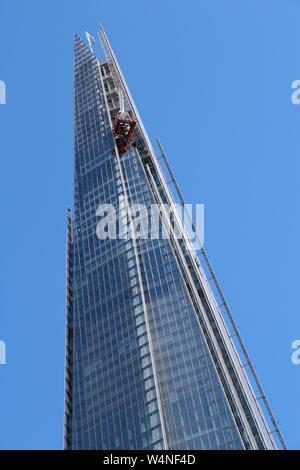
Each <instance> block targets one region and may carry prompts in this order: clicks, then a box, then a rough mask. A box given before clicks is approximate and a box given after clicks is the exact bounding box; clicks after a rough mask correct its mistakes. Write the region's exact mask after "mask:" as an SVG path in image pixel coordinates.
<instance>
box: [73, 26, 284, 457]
mask: <svg viewBox="0 0 300 470" xmlns="http://www.w3.org/2000/svg"><path fill="white" fill-rule="evenodd" d="M99 36H100V40H101V43H102V46H103V51H104V54H103V56H104V58H102V59H98V58H97V57H96V55H95V53H94V51H93V48H94V49H95V47H96V46H94V38H92V37H91V35H89V34H88V33H87V39H86V41H82V39H81V38H80V37H79V36H77V35H76V36H75V39H74V42H75V77H74V81H75V159H74V166H75V171H74V210H72V211H69V213H68V228H67V296H66V297H67V299H66V301H67V313H66V373H65V448H66V449H110V450H116V449H151V450H154V449H160V450H167V449H170V450H174V449H176V450H183V449H186V450H195V449H200V450H201V449H241V450H243V449H274V448H284V441H283V439H282V436H281V434H280V431H279V429H278V426H277V423H276V421H275V419H274V417H273V414H272V410H271V408H270V406H269V405H268V402H267V400H266V397H265V395H264V392H263V390H262V387H261V384H260V382H259V380H258V378H257V375H256V373H255V371H254V369H253V366H252V364H251V361H250V359H249V356H248V354H247V351H246V349H245V346H244V344H243V341H242V339H241V337H240V335H239V332H238V330H237V328H236V326H235V323H234V321H233V319H232V315H231V312H230V310H229V307H228V305H227V303H226V300H225V298H224V295H223V292H222V290H221V288H220V285H219V283H218V280H217V279H216V277H215V274H214V271H213V270H212V267H211V264H210V262H209V259H208V257H207V255H206V252H205V250H204V248H202V249H201V250H199V251H197V252H196V251H195V250H194V248H193V246H192V244H191V242H190V239H189V237H188V235H187V233H186V232H185V229H184V227H183V226H182V224H181V223H180V214H179V211H178V213H177V212H176V211H175V212H174V213H173V216H172V217H171V218H169V217H168V216H167V214H166V212H165V209H162V210H161V211H160V212H159V223H160V224H163V226H168V229H169V236H163V235H162V233H161V232H160V231H159V230H158V232H159V234H158V236H154V237H153V236H152V237H150V236H149V237H139V236H138V233H133V232H134V230H136V231H138V229H137V228H136V227H135V226H134V224H131V225H130V217H131V216H132V214H131V211H130V210H129V207H130V205H133V204H143V206H144V207H150V206H152V205H154V204H156V205H159V206H160V207H162V208H165V207H168V206H173V205H174V201H175V202H179V203H180V204H183V203H184V200H183V196H182V194H181V192H180V190H179V188H178V185H177V183H176V181H175V178H174V175H173V173H172V170H171V168H170V166H169V162H168V160H167V158H166V155H165V153H164V151H163V149H162V147H161V146H160V155H159V158H158V157H157V156H156V154H155V152H154V149H153V147H152V145H151V143H150V141H149V138H148V136H147V133H146V131H145V129H144V127H143V124H142V121H141V119H140V116H139V114H138V112H137V109H136V107H135V104H134V102H133V99H132V97H131V94H130V92H129V90H128V87H127V85H126V82H125V80H124V77H123V75H122V72H121V70H120V67H119V65H118V63H117V61H116V57H115V55H114V53H113V51H112V48H111V46H110V44H109V41H108V39H107V36H106V34H105V32H104V31H103V29H102V28H100V32H99ZM152 96H155V93H153V92H152ZM166 171H167V172H169V173H170V174H169V175H168V176H166V174H165V173H166ZM169 179H171V181H172V185H171V186H170V185H169V184H167V180H169ZM172 188H173V189H172ZM111 206H113V207H118V215H119V218H118V220H119V222H118V224H119V225H122V223H123V222H124V220H125V222H124V223H125V224H128V223H129V225H130V226H131V228H130V230H131V232H130V235H131V236H127V237H126V236H116V237H112V236H107V238H102V239H100V237H99V236H98V235H99V233H98V229H99V221H101V220H103V215H104V212H103V207H111ZM122 215H124V220H123V219H122ZM101 217H102V218H101ZM114 221H115V220H114V217H113V216H112V217H111V221H110V223H111V226H113V222H114ZM122 221H123V222H122ZM156 222H157V219H156ZM112 230H113V229H112ZM178 230H182V233H181V235H182V236H181V237H178V236H176V234H175V231H177V232H178ZM158 232H157V233H158ZM108 233H110V234H111V232H110V228H109V227H108ZM157 233H156V235H157ZM134 235H136V236H134ZM177 235H178V233H177Z"/></svg>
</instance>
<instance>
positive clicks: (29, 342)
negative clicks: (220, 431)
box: [0, 0, 300, 449]
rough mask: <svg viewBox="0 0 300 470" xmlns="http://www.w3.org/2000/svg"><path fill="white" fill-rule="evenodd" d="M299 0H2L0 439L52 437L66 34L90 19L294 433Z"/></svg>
mask: <svg viewBox="0 0 300 470" xmlns="http://www.w3.org/2000/svg"><path fill="white" fill-rule="evenodd" d="M299 18H300V1H299V0H252V1H247V2H245V1H244V2H241V0H226V1H225V0H186V1H184V2H182V1H179V0H163V1H162V0H151V1H146V0H127V1H122V0H114V1H113V2H112V1H109V0H107V1H104V0H89V1H86V0H85V1H81V0H72V1H70V0H68V1H66V0H64V1H62V0H51V1H50V0H43V1H40V0H26V1H24V0H18V1H17V0H0V80H5V82H6V86H7V104H6V105H5V106H0V156H1V171H0V191H1V197H0V214H1V231H0V242H1V243H0V260H1V264H0V339H2V340H5V342H6V345H7V365H5V366H0V384H1V385H0V448H1V449H14V448H17V449H51V448H61V447H62V443H63V366H64V315H65V312H64V309H65V306H64V304H65V215H66V209H67V207H68V206H70V205H71V204H72V158H73V153H72V152H73V115H72V106H73V89H72V87H73V44H72V42H73V33H74V32H78V33H80V34H81V35H83V33H84V31H85V30H88V31H90V32H91V33H92V34H96V30H97V27H98V24H99V23H100V22H101V23H102V24H103V26H104V28H105V29H106V32H107V34H108V35H109V38H110V40H111V43H112V45H113V47H114V49H115V52H116V54H117V57H118V59H119V62H120V64H121V66H122V69H123V72H124V73H125V76H126V78H127V82H128V84H129V86H130V88H131V91H132V94H133V96H134V98H135V101H136V104H137V106H138V108H139V110H140V113H141V115H142V118H143V120H144V123H145V125H146V127H147V129H148V131H149V133H150V136H151V138H152V139H153V140H154V139H155V138H156V137H157V136H159V137H160V138H161V141H162V143H163V145H164V147H165V150H166V151H167V153H168V155H169V159H170V160H171V162H172V164H173V168H174V170H175V173H176V175H177V178H178V181H179V184H180V186H181V189H182V190H183V192H184V194H185V198H186V200H187V201H188V202H191V203H192V202H194V203H196V202H198V203H204V204H205V211H206V213H205V216H206V219H205V222H206V233H205V241H206V248H207V250H208V252H209V254H210V257H211V259H212V262H213V264H214V266H215V269H216V272H217V274H218V275H219V279H220V280H221V283H222V285H223V288H224V291H225V294H226V296H227V299H228V301H229V303H230V305H231V307H232V310H233V313H234V316H235V319H236V321H237V323H238V325H239V327H240V331H241V333H242V335H243V338H244V339H245V342H246V344H247V345H248V349H249V353H250V355H251V357H252V359H253V362H254V364H255V365H256V368H257V372H258V374H259V376H260V378H261V381H262V383H263V386H264V388H265V390H266V393H267V395H268V398H269V401H270V402H271V405H272V407H273V409H274V412H275V414H276V416H277V417H278V420H279V421H280V425H281V429H282V432H283V434H284V435H285V437H286V440H287V444H288V446H289V447H290V448H298V449H299V448H300V433H299V418H300V411H299V409H300V403H299V379H300V366H298V367H297V366H294V365H292V363H291V359H290V358H291V343H292V341H293V340H295V339H300V324H299V323H300V321H299V305H300V294H299V274H300V272H299V271H300V268H299V266H300V263H299V261H300V250H299V232H300V220H299V193H300V189H299V166H300V165H299V121H300V105H299V106H295V105H292V104H291V99H290V96H291V83H292V81H294V80H296V79H300V63H299V40H300V30H299Z"/></svg>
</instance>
